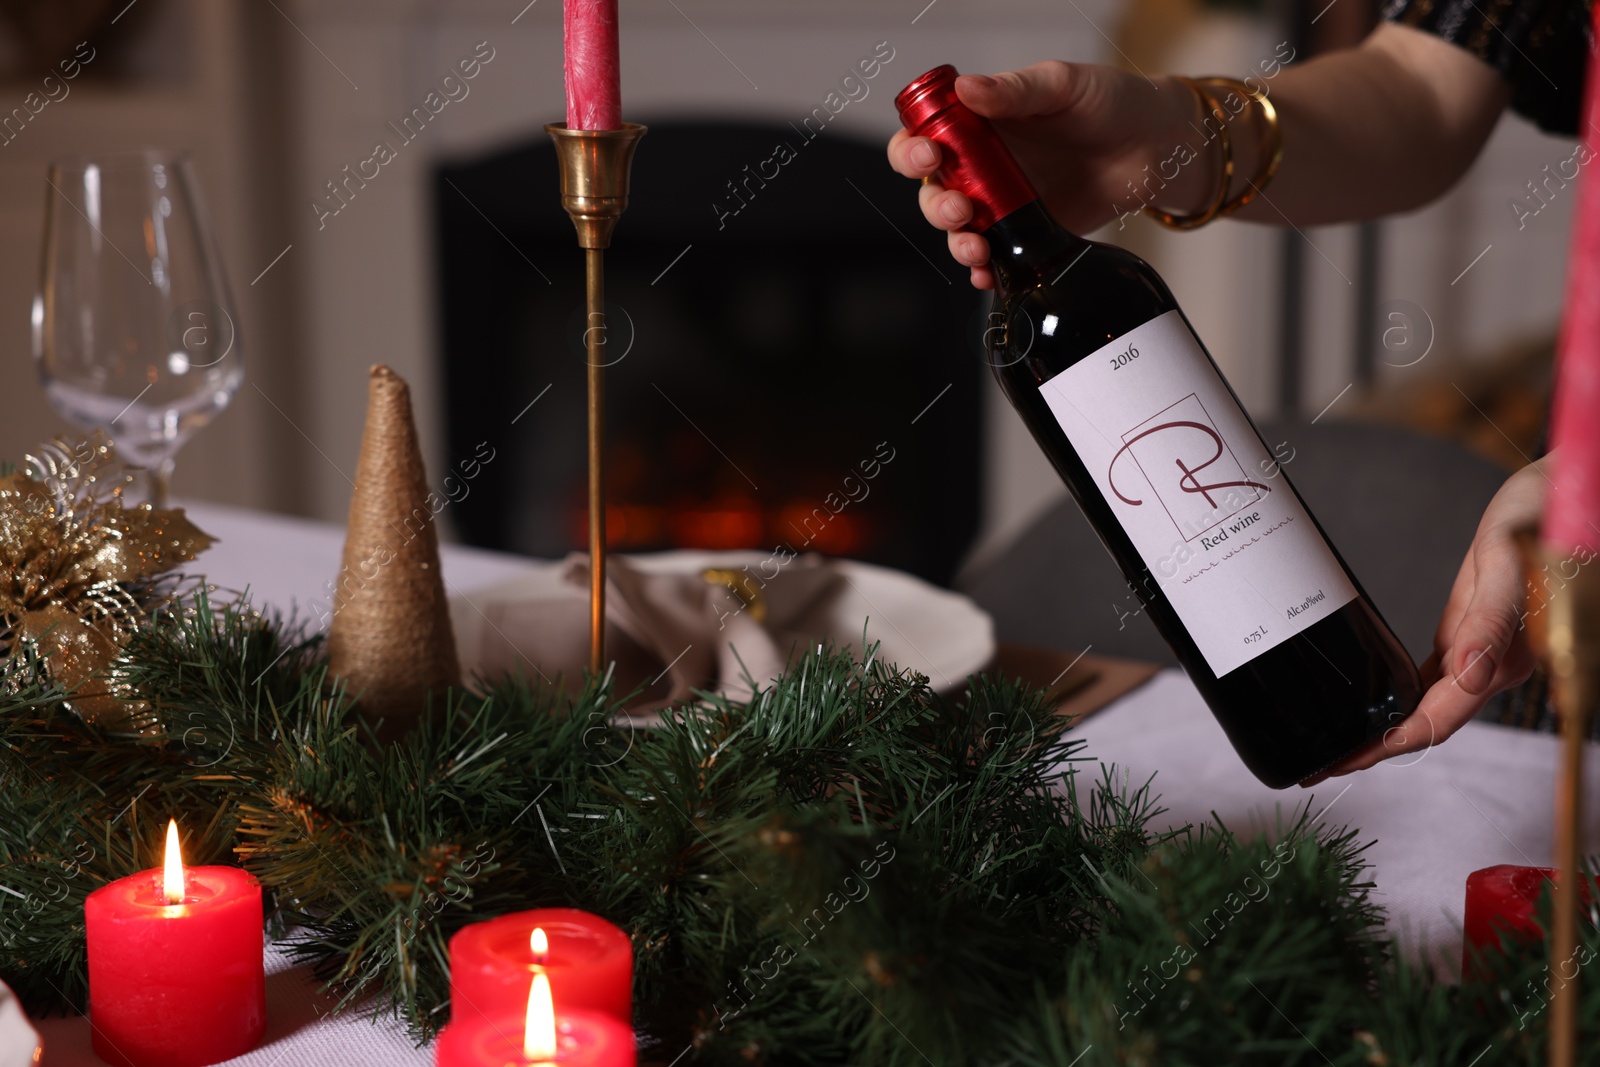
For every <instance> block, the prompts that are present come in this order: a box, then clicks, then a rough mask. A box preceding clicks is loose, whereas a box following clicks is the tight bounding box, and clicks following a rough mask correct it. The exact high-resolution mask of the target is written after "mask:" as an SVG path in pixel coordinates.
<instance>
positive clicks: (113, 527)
mask: <svg viewBox="0 0 1600 1067" xmlns="http://www.w3.org/2000/svg"><path fill="white" fill-rule="evenodd" d="M26 459H27V467H26V468H25V469H24V470H23V471H14V472H12V473H9V474H5V475H0V620H3V626H0V657H3V658H7V659H8V658H9V657H11V656H12V655H13V654H15V653H16V652H17V651H18V645H19V643H25V644H26V645H29V646H32V647H33V648H35V649H37V650H38V652H39V653H40V655H41V656H42V657H43V660H44V665H45V669H46V670H47V671H48V672H49V675H50V677H51V679H52V680H53V681H54V682H56V683H57V684H58V685H60V686H61V687H62V688H63V689H65V690H67V691H68V692H69V693H70V694H71V702H72V706H73V708H74V709H76V710H77V712H78V714H80V715H82V716H83V717H84V718H85V719H86V720H87V721H89V722H91V723H93V724H94V725H96V726H102V727H106V728H111V729H117V728H130V727H131V726H132V725H133V720H134V719H135V718H136V717H138V716H140V715H141V714H142V713H143V712H145V711H147V710H148V708H147V707H146V706H145V705H144V704H143V703H142V702H141V701H139V700H138V699H137V698H136V696H135V694H133V693H132V692H130V691H127V689H126V687H125V686H121V685H119V684H118V683H117V682H116V681H115V680H114V678H113V676H112V671H111V668H112V666H113V664H114V663H115V661H116V658H117V656H118V655H119V654H120V653H121V651H122V649H123V647H124V646H125V645H126V644H127V641H128V639H129V638H130V637H132V636H133V634H134V633H135V632H136V631H138V630H139V629H140V628H141V627H142V626H144V625H146V624H147V623H148V621H149V620H150V619H151V617H152V616H153V615H154V614H155V613H157V612H159V611H160V610H161V609H163V608H165V607H167V606H170V605H171V604H173V603H175V602H176V600H177V598H178V595H179V592H180V588H181V586H182V579H181V578H180V577H179V576H178V575H176V574H174V573H173V571H174V569H175V568H176V567H178V566H180V565H182V564H184V563H187V562H189V561H190V560H192V559H194V558H195V557H196V556H197V555H199V554H200V553H201V552H203V551H204V550H205V549H206V548H208V547H209V546H210V545H211V544H212V543H213V540H214V539H213V538H212V537H211V536H209V535H208V534H205V533H203V532H201V531H200V530H199V529H198V528H197V527H195V525H194V524H193V523H191V522H190V521H189V520H188V519H187V518H185V517H184V514H183V509H181V508H155V507H152V506H150V505H149V504H139V505H135V506H131V507H124V506H123V499H122V498H123V493H124V492H125V490H126V489H127V487H128V485H129V484H130V481H131V476H130V474H129V473H128V472H127V470H126V468H123V467H122V466H121V465H120V464H117V463H116V462H115V461H114V460H113V459H112V458H111V446H110V445H109V444H108V443H107V442H106V440H105V439H104V437H103V436H100V435H96V436H95V437H94V438H92V439H90V440H89V441H86V442H81V443H76V444H74V443H69V442H65V441H56V442H53V443H51V444H50V445H48V446H46V447H45V448H42V449H40V452H39V455H37V456H28V457H26Z"/></svg>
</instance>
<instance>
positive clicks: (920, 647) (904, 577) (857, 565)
mask: <svg viewBox="0 0 1600 1067" xmlns="http://www.w3.org/2000/svg"><path fill="white" fill-rule="evenodd" d="M626 558H627V560H628V562H629V563H630V564H631V565H632V566H633V567H634V568H636V569H637V570H639V571H641V572H644V573H647V574H665V575H672V574H682V575H698V574H699V573H700V572H701V571H704V570H706V569H707V568H712V567H716V568H732V569H738V568H745V567H748V568H749V569H750V572H751V573H760V574H764V573H765V571H764V570H761V569H759V568H761V565H762V564H763V563H765V564H767V566H768V567H769V568H770V566H771V560H772V557H771V555H770V554H767V553H763V552H707V551H676V552H660V553H649V554H642V555H629V556H627V557H626ZM821 565H822V566H824V567H827V568H830V569H831V570H833V571H834V572H836V573H837V574H838V575H839V576H840V577H841V579H842V584H841V585H840V586H839V587H838V589H837V591H836V593H835V594H834V595H833V596H832V598H831V600H830V601H829V604H828V606H827V609H826V611H825V612H823V613H822V614H823V616H824V618H825V621H824V624H823V625H822V626H820V627H819V628H817V629H816V631H815V632H809V633H805V634H789V633H786V634H784V635H782V637H781V638H780V640H784V641H787V640H788V639H789V638H791V637H797V638H804V639H805V640H806V641H807V642H818V643H821V642H827V643H831V644H833V645H835V646H838V647H842V648H848V649H851V650H852V651H853V652H855V653H856V655H858V656H859V655H860V654H861V649H862V647H863V638H864V639H865V641H866V643H867V644H869V645H870V644H871V643H873V642H877V643H879V651H878V655H879V657H880V658H881V659H882V660H884V661H885V662H887V663H890V664H893V665H894V666H896V667H900V668H902V669H904V668H909V669H911V670H914V671H917V672H919V673H921V674H925V675H927V677H928V679H929V681H930V683H931V684H932V685H933V687H934V688H935V689H937V690H940V691H941V692H948V691H953V690H958V689H960V688H961V687H962V685H963V684H964V683H965V680H966V678H967V676H968V675H969V674H973V673H976V672H977V671H979V670H981V669H982V668H983V667H984V666H986V665H987V664H988V663H989V661H990V660H991V659H992V658H993V656H994V651H995V641H994V623H993V620H991V619H990V617H989V615H988V613H987V612H985V611H983V610H982V609H981V608H979V607H978V606H977V605H976V604H975V603H973V602H972V601H971V600H970V599H969V598H967V597H965V596H963V595H961V594H960V593H955V592H951V591H950V590H948V589H941V588H939V587H937V586H935V585H932V584H930V583H928V582H926V581H923V580H922V579H920V578H917V577H914V576H912V575H909V574H905V573H903V572H900V571H896V570H892V569H890V568H888V567H879V566H875V565H873V564H870V563H861V562H858V561H856V560H847V559H837V560H827V561H825V562H823V563H822V564H821ZM563 567H564V564H562V563H557V562H551V563H540V564H537V565H533V566H530V567H529V568H528V569H527V570H526V572H525V573H523V574H522V575H519V576H515V577H512V578H510V579H508V580H506V581H502V582H499V583H496V584H495V585H494V586H491V587H488V588H483V589H477V590H471V591H468V592H466V593H465V594H464V595H462V596H457V597H452V598H451V601H450V615H451V620H452V623H453V624H454V627H455V633H456V645H457V649H458V652H459V654H460V658H461V664H462V668H463V670H464V671H466V672H467V673H471V672H472V670H473V667H474V666H475V665H477V664H480V663H483V662H485V661H495V660H500V661H503V660H504V659H505V658H506V657H505V656H504V655H496V651H497V650H498V651H499V652H501V653H505V652H507V651H508V650H507V649H506V646H507V645H510V646H511V648H512V649H517V650H518V651H519V652H521V658H522V659H523V660H526V661H533V662H540V661H544V662H548V659H547V658H546V657H545V656H544V655H541V651H540V650H531V649H530V650H522V649H518V644H517V639H518V637H519V633H518V632H515V631H516V628H515V627H510V625H509V623H507V624H506V625H505V626H502V625H501V623H505V622H506V620H508V619H509V618H511V617H512V616H511V614H510V613H508V612H507V610H506V609H507V608H508V607H510V606H512V605H534V606H538V607H543V606H545V605H550V606H551V607H552V608H553V607H555V606H557V605H559V606H561V607H563V608H568V609H570V608H572V607H574V606H575V605H583V604H586V603H587V600H588V594H587V592H586V591H585V590H583V589H580V588H575V587H574V586H573V585H571V584H569V583H568V582H567V581H565V580H564V579H563V578H562V570H563ZM779 580H781V572H780V578H778V579H774V581H775V582H776V581H779ZM495 620H500V621H501V622H499V623H497V622H496V621H495ZM508 629H509V630H510V631H511V632H508ZM576 640H581V641H583V642H586V641H587V636H586V628H585V632H584V634H581V635H570V639H569V642H568V643H571V642H572V641H576ZM735 647H736V648H737V645H735ZM566 651H567V653H568V655H570V651H571V650H570V649H568V650H566ZM553 658H555V659H557V660H561V659H565V658H568V656H566V655H561V656H553ZM766 680H767V679H761V681H766Z"/></svg>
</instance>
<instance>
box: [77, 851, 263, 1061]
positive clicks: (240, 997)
mask: <svg viewBox="0 0 1600 1067" xmlns="http://www.w3.org/2000/svg"><path fill="white" fill-rule="evenodd" d="M83 918H84V926H85V931H86V934H87V937H88V942H89V1023H90V1026H91V1028H92V1031H93V1034H94V1051H95V1054H96V1055H98V1056H99V1057H100V1058H101V1059H102V1060H105V1061H106V1062H107V1063H111V1064H119V1065H124V1067H203V1065H205V1064H210V1063H218V1062H221V1061H222V1060H226V1059H231V1058H232V1057H234V1056H238V1055H241V1054H243V1053H245V1052H248V1051H249V1050H250V1049H252V1048H254V1047H255V1046H256V1043H257V1042H258V1041H260V1040H261V1034H262V1031H263V1030H264V1029H265V1028H266V1025H267V984H266V972H265V969H264V967H263V961H262V913H261V886H260V885H259V884H258V883H257V882H256V880H255V879H254V878H252V877H251V876H250V875H248V874H246V873H245V872H244V871H241V870H239V869H237V868H235V867H190V868H187V869H185V868H184V866H183V859H182V857H181V855H180V854H179V849H178V826H177V823H176V822H173V823H169V824H168V826H167V849H166V863H165V865H164V866H163V867H162V868H161V869H159V870H148V871H141V872H140V873H138V874H134V875H130V876H128V877H127V878H122V879H119V880H117V881H115V882H112V883H110V884H109V885H104V886H101V887H100V888H99V889H96V890H95V891H94V892H93V893H90V894H89V897H88V899H87V900H85V901H84V904H83Z"/></svg>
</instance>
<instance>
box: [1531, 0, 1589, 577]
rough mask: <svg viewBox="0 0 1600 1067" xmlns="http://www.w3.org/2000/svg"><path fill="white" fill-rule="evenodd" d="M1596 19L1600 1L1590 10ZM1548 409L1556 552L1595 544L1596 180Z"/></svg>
mask: <svg viewBox="0 0 1600 1067" xmlns="http://www.w3.org/2000/svg"><path fill="white" fill-rule="evenodd" d="M1595 16H1596V19H1597V23H1600V8H1596V9H1595ZM1597 74H1600V72H1596V71H1591V72H1590V76H1589V79H1588V85H1587V87H1586V88H1585V90H1584V102H1583V113H1584V118H1585V119H1586V120H1587V121H1586V123H1585V126H1584V129H1589V130H1593V129H1597V128H1600V127H1597V126H1596V125H1595V123H1596V122H1600V76H1596V75H1597ZM1553 407H1554V411H1553V412H1552V414H1551V434H1550V445H1551V448H1552V450H1558V451H1557V453H1556V456H1555V458H1554V460H1553V463H1554V468H1553V470H1552V471H1551V478H1550V480H1551V482H1552V483H1553V488H1551V490H1550V495H1549V499H1548V501H1547V503H1546V504H1545V513H1544V526H1543V533H1544V541H1545V544H1547V545H1549V546H1550V547H1551V548H1554V549H1556V550H1557V551H1559V552H1575V551H1578V550H1580V549H1587V550H1589V551H1596V550H1600V180H1597V179H1596V176H1595V173H1594V168H1592V167H1591V168H1586V169H1585V170H1584V172H1583V173H1582V174H1581V175H1579V176H1578V206H1577V219H1576V223H1575V225H1574V227H1573V240H1572V255H1571V259H1570V260H1569V261H1568V264H1567V306H1566V311H1565V313H1564V315H1563V317H1562V322H1561V345H1560V357H1559V359H1558V361H1557V364H1556V391H1555V402H1554V405H1553Z"/></svg>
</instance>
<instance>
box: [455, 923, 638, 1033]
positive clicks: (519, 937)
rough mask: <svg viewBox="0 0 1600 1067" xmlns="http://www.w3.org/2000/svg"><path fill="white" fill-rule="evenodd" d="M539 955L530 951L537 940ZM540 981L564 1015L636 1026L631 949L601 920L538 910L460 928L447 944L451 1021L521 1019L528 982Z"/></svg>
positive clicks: (620, 934) (622, 936)
mask: <svg viewBox="0 0 1600 1067" xmlns="http://www.w3.org/2000/svg"><path fill="white" fill-rule="evenodd" d="M536 931H538V932H542V934H543V938H542V940H543V942H544V944H543V949H542V951H541V950H540V949H539V948H536V947H535V944H534V942H535V932H536ZM541 972H542V973H545V974H548V975H549V976H550V980H551V981H552V982H553V983H555V987H556V990H557V996H559V997H560V998H561V1006H562V1011H563V1012H565V1011H566V1010H567V1009H568V1008H572V1009H583V1010H586V1011H597V1012H601V1013H604V1014H608V1015H611V1016H613V1017H614V1018H616V1019H617V1020H618V1021H619V1022H621V1023H623V1024H625V1025H631V1023H632V1021H633V942H632V941H630V940H629V939H628V935H627V934H625V933H623V932H622V931H621V930H619V929H618V928H617V927H615V926H613V925H612V924H611V923H608V922H606V921H605V920H604V919H602V918H600V916H598V915H591V914H589V913H588V912H586V911H579V910H578V909H577V908H538V909H535V910H533V911H519V912H514V913H512V914H510V915H502V916H500V917H499V918H498V919H490V920H489V921H488V922H481V923H473V924H472V925H471V926H465V927H462V928H461V929H460V930H458V931H457V932H456V935H455V936H454V937H452V938H451V939H450V1017H451V1019H453V1020H465V1019H483V1018H494V1017H497V1016H501V1015H505V1014H507V1013H513V1014H514V1013H516V1012H519V1011H522V1010H523V1009H524V1008H525V1007H526V1005H527V1000H528V982H529V981H530V980H531V979H532V978H533V976H534V975H535V974H538V973H541Z"/></svg>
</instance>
